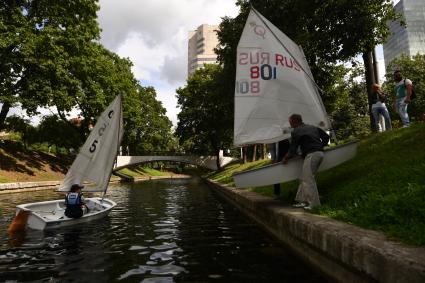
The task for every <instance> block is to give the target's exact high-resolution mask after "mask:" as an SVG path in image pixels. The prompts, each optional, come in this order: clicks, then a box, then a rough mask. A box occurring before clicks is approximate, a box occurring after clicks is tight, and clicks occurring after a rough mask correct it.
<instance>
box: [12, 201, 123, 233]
mask: <svg viewBox="0 0 425 283" xmlns="http://www.w3.org/2000/svg"><path fill="white" fill-rule="evenodd" d="M85 202H86V205H87V206H88V207H89V209H90V210H89V212H87V213H85V214H84V215H83V216H82V217H81V218H76V219H75V218H68V217H66V216H65V201H64V200H63V199H61V200H51V201H43V202H35V203H26V204H21V205H18V206H17V207H16V215H18V213H19V211H21V210H24V211H28V212H30V215H29V217H28V221H27V224H26V227H27V228H31V229H35V230H47V229H56V228H60V227H65V226H71V225H76V224H80V223H84V222H89V221H92V220H96V219H99V218H102V217H105V216H107V215H108V214H109V212H110V211H111V209H112V208H113V207H114V206H116V203H115V202H114V201H112V200H109V199H103V200H102V198H99V197H95V198H85Z"/></svg>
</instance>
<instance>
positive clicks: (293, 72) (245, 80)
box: [234, 9, 330, 146]
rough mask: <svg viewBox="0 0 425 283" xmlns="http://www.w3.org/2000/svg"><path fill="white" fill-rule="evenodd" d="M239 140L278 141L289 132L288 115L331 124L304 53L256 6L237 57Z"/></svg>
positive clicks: (240, 142)
mask: <svg viewBox="0 0 425 283" xmlns="http://www.w3.org/2000/svg"><path fill="white" fill-rule="evenodd" d="M236 64H237V67H236V85H235V121H234V144H235V145H236V146H241V145H248V144H255V143H273V142H277V141H279V140H282V139H284V138H288V137H289V136H290V125H289V122H288V117H289V116H290V115H291V114H294V113H296V114H301V116H302V117H303V121H304V122H305V123H306V124H310V125H315V126H319V125H321V126H322V127H325V128H330V124H329V120H328V118H327V114H326V111H325V108H324V106H323V103H322V100H321V98H320V95H319V94H318V91H317V87H316V84H315V82H314V80H313V76H312V74H311V71H310V68H309V66H308V64H307V61H306V60H305V57H304V53H303V51H302V49H301V47H299V46H298V45H297V44H295V43H294V42H293V41H292V40H291V39H290V38H289V37H287V36H286V35H285V34H284V33H283V32H281V31H280V30H279V29H277V28H276V27H275V26H274V25H273V24H272V23H271V22H269V21H268V20H267V19H266V18H264V17H263V16H262V15H261V14H260V13H258V12H257V11H256V10H254V9H251V12H250V13H249V16H248V19H247V21H246V24H245V28H244V30H243V33H242V36H241V39H240V40H239V44H238V48H237V58H236Z"/></svg>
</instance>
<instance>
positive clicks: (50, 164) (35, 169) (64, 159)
mask: <svg viewBox="0 0 425 283" xmlns="http://www.w3.org/2000/svg"><path fill="white" fill-rule="evenodd" d="M72 160H73V159H72V157H70V156H67V155H53V154H47V153H45V152H42V151H37V150H27V149H26V148H24V147H23V145H22V144H21V143H19V142H14V141H8V140H6V141H3V140H1V141H0V183H11V182H39V181H56V180H61V179H62V178H63V176H64V174H65V173H66V170H67V168H68V167H69V166H70V165H71V163H72Z"/></svg>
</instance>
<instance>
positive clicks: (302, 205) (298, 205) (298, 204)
mask: <svg viewBox="0 0 425 283" xmlns="http://www.w3.org/2000/svg"><path fill="white" fill-rule="evenodd" d="M292 206H293V207H297V208H301V207H306V206H307V204H306V203H304V202H299V203H296V204H293V205H292Z"/></svg>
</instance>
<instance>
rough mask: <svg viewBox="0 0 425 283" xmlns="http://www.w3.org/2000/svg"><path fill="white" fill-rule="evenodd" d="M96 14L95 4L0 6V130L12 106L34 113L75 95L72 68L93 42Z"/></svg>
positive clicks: (29, 0) (6, 0) (40, 0)
mask: <svg viewBox="0 0 425 283" xmlns="http://www.w3.org/2000/svg"><path fill="white" fill-rule="evenodd" d="M97 10H98V5H97V1H96V0H76V1H66V0H58V1H48V0H21V1H10V0H1V1H0V32H1V34H2V38H1V39H0V58H1V59H0V69H1V71H2V72H1V74H0V87H1V94H0V103H2V109H1V112H0V128H2V126H3V124H4V119H5V118H6V115H7V112H8V111H9V108H10V107H12V106H14V105H15V104H16V103H19V104H20V105H21V106H22V107H23V109H25V110H26V111H27V112H28V113H29V114H34V113H37V107H38V106H51V105H52V104H55V99H58V98H61V97H69V96H71V95H74V94H75V89H77V88H78V85H79V79H78V77H77V76H76V75H75V67H76V66H75V64H76V62H79V61H82V60H83V59H84V58H87V57H89V56H90V55H91V54H90V49H91V45H92V44H93V42H94V40H97V39H98V38H99V31H100V29H99V27H98V23H97V21H96V18H97V15H96V12H97ZM3 35H4V36H3ZM72 106H73V105H70V104H69V103H68V104H66V105H63V104H59V107H60V110H70V108H71V107H72ZM62 108H63V109H62Z"/></svg>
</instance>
